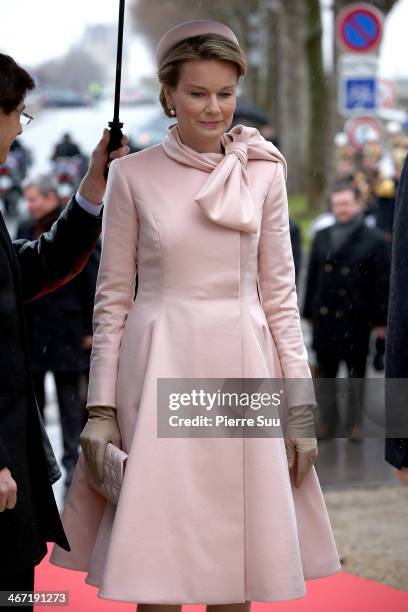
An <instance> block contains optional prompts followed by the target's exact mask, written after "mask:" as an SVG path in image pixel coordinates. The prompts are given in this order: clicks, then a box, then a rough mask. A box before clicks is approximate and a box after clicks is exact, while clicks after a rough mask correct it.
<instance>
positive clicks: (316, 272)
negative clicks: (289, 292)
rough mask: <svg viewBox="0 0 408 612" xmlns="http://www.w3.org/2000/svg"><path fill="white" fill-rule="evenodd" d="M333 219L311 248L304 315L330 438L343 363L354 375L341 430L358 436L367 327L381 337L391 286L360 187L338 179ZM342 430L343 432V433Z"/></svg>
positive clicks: (324, 432)
mask: <svg viewBox="0 0 408 612" xmlns="http://www.w3.org/2000/svg"><path fill="white" fill-rule="evenodd" d="M331 210H332V213H333V215H334V217H335V223H334V224H333V225H330V226H329V227H327V228H324V229H322V230H320V231H318V232H317V234H316V236H315V238H314V240H313V244H312V249H311V255H310V260H309V267H308V274H307V280H306V291H305V298H304V303H303V316H304V318H305V319H307V320H309V321H310V322H311V324H312V330H313V341H312V347H313V349H314V350H315V352H316V360H317V377H318V378H324V379H327V380H325V381H324V382H322V383H321V384H320V385H319V386H318V388H319V389H321V391H322V392H323V387H325V391H324V393H325V399H324V400H323V395H321V397H320V399H321V401H320V402H319V404H318V405H319V412H320V423H319V430H318V436H319V437H320V438H330V437H333V436H334V435H335V433H336V427H337V425H338V422H339V414H338V409H337V400H336V393H335V384H336V383H335V380H334V379H335V378H336V376H337V373H338V369H339V365H340V363H341V362H342V361H344V362H345V364H346V366H347V369H348V374H349V377H350V378H356V379H357V380H356V382H355V384H354V386H353V389H354V390H355V395H354V396H352V397H350V400H349V402H348V409H347V416H346V422H345V424H344V428H345V433H346V434H347V435H348V436H350V439H351V440H356V441H357V440H360V439H361V435H362V434H361V423H362V402H363V391H364V384H363V382H364V378H365V373H366V365H367V355H368V352H369V339H370V333H371V331H374V333H375V334H376V335H377V336H380V337H385V326H386V322H387V303H388V287H389V254H388V250H387V245H386V242H385V240H384V237H383V234H382V232H381V231H380V230H378V229H375V228H370V227H368V226H367V225H366V223H365V222H364V211H363V207H362V203H361V200H360V197H359V192H358V190H357V189H356V188H355V187H354V186H353V185H352V183H350V182H339V183H337V184H336V185H335V186H334V187H333V190H332V193H331ZM342 433H343V435H344V431H343V432H342Z"/></svg>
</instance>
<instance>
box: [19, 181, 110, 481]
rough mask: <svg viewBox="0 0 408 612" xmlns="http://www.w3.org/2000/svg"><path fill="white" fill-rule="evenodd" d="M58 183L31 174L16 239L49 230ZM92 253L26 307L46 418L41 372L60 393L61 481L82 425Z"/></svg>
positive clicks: (69, 469)
mask: <svg viewBox="0 0 408 612" xmlns="http://www.w3.org/2000/svg"><path fill="white" fill-rule="evenodd" d="M57 189H58V186H57V184H56V182H55V180H54V179H53V177H52V176H50V175H41V176H39V177H38V178H36V179H30V180H29V181H28V182H26V183H25V185H24V197H25V200H26V205H27V209H28V211H29V213H30V215H31V218H30V219H27V220H24V221H22V222H20V224H19V225H18V228H17V233H16V238H17V239H18V238H27V239H28V240H35V239H37V238H39V236H40V235H41V234H42V233H44V232H48V231H49V230H50V229H51V227H52V224H53V223H54V222H55V221H56V220H57V219H58V217H59V215H60V214H61V212H62V210H63V207H62V206H60V204H59V200H58V195H57ZM90 260H91V258H90V259H89V260H88V262H87V263H86V265H85V268H84V269H83V270H82V272H80V274H78V276H77V277H76V278H75V279H73V280H72V281H71V282H70V283H68V284H66V285H64V286H63V287H60V288H59V289H57V290H56V291H53V292H52V293H50V294H48V295H45V296H42V297H41V298H39V299H38V300H35V301H33V302H30V303H29V304H27V305H26V306H25V315H26V321H27V330H28V341H29V345H30V358H31V359H30V363H31V371H32V375H33V381H34V389H35V395H36V398H37V402H38V406H39V409H40V412H41V416H42V417H43V419H44V407H45V389H44V382H45V375H46V373H47V372H52V374H53V377H54V381H55V387H56V391H57V398H58V408H59V414H60V424H61V430H62V438H63V447H64V454H63V457H62V465H63V466H64V468H65V470H66V475H65V485H66V486H69V485H70V484H71V480H72V475H73V473H74V468H75V465H76V463H77V461H78V456H79V435H80V433H81V431H82V429H83V425H84V413H83V409H82V406H81V400H80V379H81V375H82V374H83V373H84V372H86V371H87V370H88V368H89V352H88V351H87V350H86V349H84V344H85V345H86V347H87V348H88V345H89V342H90V340H89V338H90V339H91V340H92V313H93V304H94V299H95V285H96V276H97V272H98V269H97V267H96V266H95V265H93V262H92V261H90Z"/></svg>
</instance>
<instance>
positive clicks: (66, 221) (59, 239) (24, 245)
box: [13, 198, 102, 302]
mask: <svg viewBox="0 0 408 612" xmlns="http://www.w3.org/2000/svg"><path fill="white" fill-rule="evenodd" d="M101 223H102V218H101V217H100V216H99V217H96V216H93V215H91V214H89V213H87V212H86V211H84V210H83V209H82V208H81V207H80V206H79V204H78V203H77V202H76V201H75V198H72V200H71V202H70V203H69V204H68V205H67V207H66V208H65V209H64V210H63V212H62V213H61V215H60V216H59V217H58V219H57V220H56V221H55V223H54V224H53V225H52V227H51V229H50V230H49V231H48V232H45V233H44V234H42V235H41V236H40V237H39V238H38V239H37V240H15V241H14V242H13V247H14V251H15V253H16V256H17V259H18V264H19V270H20V276H21V284H22V299H23V301H24V302H28V301H30V300H33V299H34V298H38V297H40V296H41V295H44V294H45V293H48V292H49V291H53V290H54V289H57V288H58V287H60V286H61V285H63V284H65V283H67V282H68V281H69V280H71V279H72V278H73V277H74V276H76V274H78V272H80V271H81V270H82V269H83V267H84V265H85V263H86V261H87V259H88V257H89V254H90V253H91V251H92V249H93V248H94V246H95V244H96V241H97V240H98V237H99V235H100V232H101Z"/></svg>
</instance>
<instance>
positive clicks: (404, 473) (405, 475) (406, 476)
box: [395, 467, 408, 486]
mask: <svg viewBox="0 0 408 612" xmlns="http://www.w3.org/2000/svg"><path fill="white" fill-rule="evenodd" d="M395 474H396V476H397V478H399V480H400V481H401V482H402V483H403V484H404V485H407V486H408V468H407V467H402V468H401V469H399V470H398V469H397V470H395Z"/></svg>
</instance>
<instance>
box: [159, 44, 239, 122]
mask: <svg viewBox="0 0 408 612" xmlns="http://www.w3.org/2000/svg"><path fill="white" fill-rule="evenodd" d="M200 59H205V60H209V59H213V60H219V61H224V62H232V63H233V64H235V66H236V68H237V74H238V78H240V77H241V76H243V75H244V74H245V73H246V69H247V60H246V57H245V54H244V52H243V51H242V49H241V48H240V47H239V46H238V45H237V44H235V43H234V42H233V41H231V40H229V39H228V38H226V37H225V36H221V35H220V34H201V35H200V36H194V37H192V38H186V39H185V40H182V41H181V42H180V43H178V44H177V45H176V46H174V47H173V48H172V49H170V51H169V52H168V54H167V56H166V57H165V58H164V59H163V61H162V64H161V66H160V69H159V71H158V73H157V76H158V78H159V81H160V84H161V88H160V104H161V105H162V107H163V110H164V112H165V113H166V115H167V116H168V117H172V115H171V114H170V109H169V107H168V105H167V100H166V95H165V88H166V87H167V88H171V89H174V88H176V87H177V84H178V81H179V77H180V69H181V65H182V63H183V62H185V61H188V60H200Z"/></svg>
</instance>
